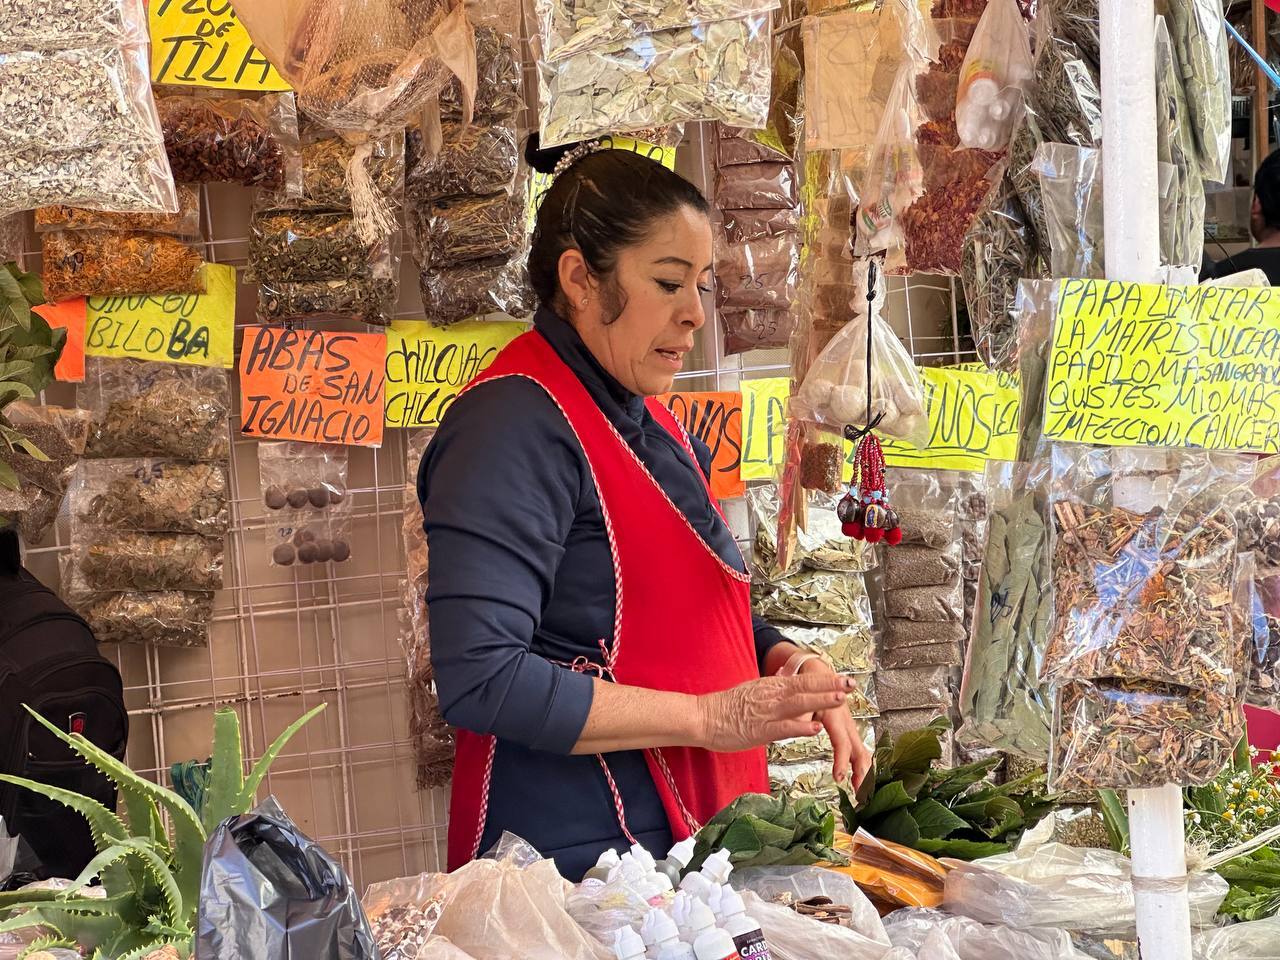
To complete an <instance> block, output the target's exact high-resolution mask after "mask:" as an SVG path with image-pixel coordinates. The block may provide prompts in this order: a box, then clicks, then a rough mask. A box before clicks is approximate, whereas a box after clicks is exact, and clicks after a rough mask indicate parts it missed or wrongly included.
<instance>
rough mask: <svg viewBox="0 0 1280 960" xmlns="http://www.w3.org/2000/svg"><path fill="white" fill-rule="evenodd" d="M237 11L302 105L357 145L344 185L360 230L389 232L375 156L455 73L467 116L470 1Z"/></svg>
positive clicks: (368, 236) (354, 2) (357, 2)
mask: <svg viewBox="0 0 1280 960" xmlns="http://www.w3.org/2000/svg"><path fill="white" fill-rule="evenodd" d="M235 8H236V14H237V16H238V17H239V19H240V21H241V22H242V23H243V24H244V26H245V28H246V29H247V30H248V31H249V33H250V35H251V36H252V37H253V40H254V43H255V44H256V45H257V47H258V49H259V50H261V51H262V52H263V54H264V55H265V56H266V57H267V58H268V59H269V60H270V61H271V63H272V65H273V66H274V67H275V68H276V69H277V70H279V71H280V74H281V75H282V76H283V77H284V79H285V80H286V81H287V82H288V83H289V84H290V86H292V87H293V89H294V91H295V94H296V96H297V98H298V107H299V109H300V110H301V111H302V112H303V113H304V114H306V115H307V116H308V117H310V118H311V119H313V120H315V121H317V122H318V123H321V124H324V125H325V126H327V127H330V128H332V129H334V130H336V131H338V132H339V133H341V134H342V135H343V136H344V137H345V138H346V139H347V140H348V141H350V142H351V143H352V144H353V145H354V146H355V147H356V149H355V150H354V151H353V153H352V157H351V161H350V164H349V165H348V167H347V182H348V185H349V187H350V193H351V201H352V204H351V205H352V210H353V213H354V219H355V222H356V227H357V230H358V232H359V234H360V236H361V237H363V238H364V239H365V241H366V242H368V243H376V242H379V241H380V240H381V239H383V238H385V237H387V236H388V235H389V234H390V233H391V232H392V231H393V230H394V227H395V216H394V213H395V211H394V209H393V208H392V207H391V206H390V205H389V204H388V203H387V201H386V198H385V197H384V196H381V195H380V194H379V192H378V190H377V189H376V188H375V186H374V183H373V176H374V174H373V171H372V170H371V165H370V161H371V159H372V158H373V154H374V152H375V151H376V150H377V149H378V148H377V142H378V140H379V138H380V137H382V136H385V135H386V134H387V133H388V132H391V131H394V130H396V129H398V128H401V127H403V126H404V125H405V123H406V122H407V121H408V119H409V118H410V117H413V116H417V115H419V114H420V113H421V112H422V110H423V109H424V108H425V107H426V106H427V105H428V103H430V102H431V100H432V99H433V98H435V97H437V96H438V95H439V94H440V93H442V92H443V91H444V90H445V88H446V87H447V86H448V85H449V83H450V81H451V80H452V79H453V78H454V77H455V76H456V77H457V78H458V79H459V80H460V81H461V84H462V97H461V99H462V104H463V109H464V111H465V112H466V113H467V114H468V115H469V114H470V107H471V104H472V102H473V98H474V94H475V87H476V72H475V70H476V60H475V57H476V47H475V32H474V30H473V28H472V26H471V24H470V23H469V22H468V20H467V14H466V9H465V5H463V4H458V5H456V6H455V7H454V8H453V9H452V10H445V9H442V8H441V7H440V6H439V5H437V4H435V3H432V2H429V0H235ZM468 118H469V117H468ZM464 119H466V118H464Z"/></svg>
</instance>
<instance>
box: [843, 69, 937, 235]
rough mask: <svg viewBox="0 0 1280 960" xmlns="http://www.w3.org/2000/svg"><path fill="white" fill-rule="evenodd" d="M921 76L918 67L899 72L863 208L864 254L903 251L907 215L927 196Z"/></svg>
mask: <svg viewBox="0 0 1280 960" xmlns="http://www.w3.org/2000/svg"><path fill="white" fill-rule="evenodd" d="M915 76H916V69H915V67H914V65H912V64H909V63H906V64H903V65H902V66H901V67H900V68H899V69H898V75H897V79H895V80H894V83H893V89H892V91H891V92H890V94H889V99H888V101H887V102H886V103H885V107H884V112H883V113H882V114H881V117H880V126H879V129H878V130H877V131H876V139H875V143H874V145H873V147H872V149H871V154H870V158H869V160H868V164H867V176H866V178H865V181H864V183H865V186H864V187H863V190H862V198H861V205H860V207H859V209H858V218H857V237H856V240H855V243H854V250H855V252H857V253H859V254H867V253H874V252H876V251H879V250H888V251H900V250H901V249H902V248H903V247H904V245H905V242H906V240H905V237H904V235H903V232H902V215H903V213H904V212H905V211H906V210H907V209H908V208H910V207H911V206H912V205H913V204H914V203H915V202H916V201H917V200H918V199H919V198H920V196H921V194H922V193H923V192H924V179H923V170H922V168H921V165H920V157H919V154H918V152H917V149H916V138H915V130H916V127H917V126H918V125H919V123H920V109H919V107H918V106H917V104H916V99H915V90H914V83H915Z"/></svg>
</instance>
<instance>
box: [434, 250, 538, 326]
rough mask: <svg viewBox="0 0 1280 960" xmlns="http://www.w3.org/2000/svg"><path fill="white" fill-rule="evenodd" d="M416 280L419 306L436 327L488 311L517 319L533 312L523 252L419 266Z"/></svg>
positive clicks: (480, 315)
mask: <svg viewBox="0 0 1280 960" xmlns="http://www.w3.org/2000/svg"><path fill="white" fill-rule="evenodd" d="M419 283H420V285H421V291H422V309H423V311H424V313H425V314H426V317H427V320H429V321H430V322H431V323H433V324H435V325H436V326H439V327H447V326H449V325H450V324H454V323H459V322H461V321H463V320H470V319H472V318H474V317H484V316H488V315H490V314H504V315H505V316H507V317H511V318H514V319H519V318H521V317H527V316H528V315H529V314H530V313H532V312H533V295H532V292H531V291H530V289H529V280H528V273H527V270H526V267H525V263H524V258H523V257H522V256H518V257H512V258H507V257H495V258H493V259H490V260H475V261H472V262H470V263H464V264H462V265H461V266H457V267H444V268H441V269H439V270H422V271H421V272H420V274H419Z"/></svg>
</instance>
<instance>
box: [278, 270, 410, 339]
mask: <svg viewBox="0 0 1280 960" xmlns="http://www.w3.org/2000/svg"><path fill="white" fill-rule="evenodd" d="M397 295H398V288H397V286H396V281H395V280H394V279H392V278H390V277H347V278H345V279H342V280H295V281H275V280H264V281H263V282H261V283H260V284H258V317H259V319H261V320H262V321H263V322H270V321H273V320H297V319H302V318H305V319H308V320H335V319H342V318H345V317H350V318H351V319H353V320H359V321H361V322H362V323H368V324H371V325H373V326H379V327H385V326H388V325H389V324H390V323H391V321H392V320H393V319H394V314H395V308H396V297H397Z"/></svg>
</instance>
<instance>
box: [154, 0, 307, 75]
mask: <svg viewBox="0 0 1280 960" xmlns="http://www.w3.org/2000/svg"><path fill="white" fill-rule="evenodd" d="M148 19H149V21H150V26H151V80H152V82H154V83H170V84H179V85H182V86H192V87H221V88H224V89H229V90H288V89H289V84H287V83H285V81H284V78H283V77H281V76H280V74H278V73H276V69H275V67H273V66H271V63H270V61H268V60H267V58H266V57H265V56H263V55H262V53H260V52H259V51H258V48H257V47H255V46H254V45H253V41H252V40H251V39H250V38H249V32H248V31H247V30H245V28H244V27H243V26H242V25H241V23H240V21H239V19H238V18H237V17H236V11H235V8H234V7H232V5H231V0H151V2H150V9H149V11H148Z"/></svg>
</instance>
